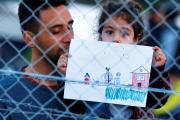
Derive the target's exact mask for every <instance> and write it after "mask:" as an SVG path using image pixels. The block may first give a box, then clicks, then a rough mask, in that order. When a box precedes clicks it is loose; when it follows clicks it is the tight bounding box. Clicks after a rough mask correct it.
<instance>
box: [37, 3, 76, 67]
mask: <svg viewBox="0 0 180 120" xmlns="http://www.w3.org/2000/svg"><path fill="white" fill-rule="evenodd" d="M40 20H41V22H42V24H40V27H39V33H38V34H37V39H36V40H37V41H36V43H37V45H38V46H39V48H40V49H39V50H40V51H41V50H42V51H41V52H44V54H45V55H46V56H47V57H48V58H49V59H50V60H51V61H52V62H53V63H54V64H57V61H58V59H59V57H60V55H61V54H63V53H66V52H68V49H69V45H70V42H71V39H72V38H73V37H74V33H73V28H72V24H73V20H72V17H71V15H70V13H69V11H68V9H67V7H66V6H64V5H60V6H57V7H54V8H48V9H45V10H42V11H40Z"/></svg>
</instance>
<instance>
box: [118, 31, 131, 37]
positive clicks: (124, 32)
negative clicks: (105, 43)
mask: <svg viewBox="0 0 180 120" xmlns="http://www.w3.org/2000/svg"><path fill="white" fill-rule="evenodd" d="M120 34H121V36H122V37H126V36H128V35H129V34H128V32H127V31H121V33H120Z"/></svg>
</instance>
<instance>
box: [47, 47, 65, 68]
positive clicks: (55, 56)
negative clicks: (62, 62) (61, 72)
mask: <svg viewBox="0 0 180 120" xmlns="http://www.w3.org/2000/svg"><path fill="white" fill-rule="evenodd" d="M63 53H64V51H63V50H61V49H58V50H57V52H56V53H55V54H47V57H48V58H49V60H50V61H51V62H52V63H53V64H54V65H55V66H57V63H58V60H59V58H60V56H61V55H62V54H63Z"/></svg>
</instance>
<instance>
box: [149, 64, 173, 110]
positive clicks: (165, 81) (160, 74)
mask: <svg viewBox="0 0 180 120" xmlns="http://www.w3.org/2000/svg"><path fill="white" fill-rule="evenodd" d="M149 87H150V88H158V89H166V90H169V89H170V81H169V78H168V73H167V72H166V71H164V66H162V67H152V68H151V74H150V81H149ZM168 97H169V94H167V93H162V92H151V91H149V92H148V96H147V105H146V106H147V107H149V108H159V107H161V106H163V105H164V104H165V103H166V101H167V99H168Z"/></svg>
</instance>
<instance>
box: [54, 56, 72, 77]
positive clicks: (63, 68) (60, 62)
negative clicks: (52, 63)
mask: <svg viewBox="0 0 180 120" xmlns="http://www.w3.org/2000/svg"><path fill="white" fill-rule="evenodd" d="M68 57H69V54H68V53H64V54H62V55H61V56H60V58H59V60H58V63H57V65H58V68H59V70H60V72H61V73H63V74H64V75H65V74H66V68H67V63H68Z"/></svg>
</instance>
